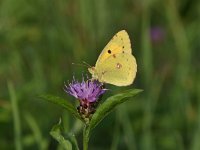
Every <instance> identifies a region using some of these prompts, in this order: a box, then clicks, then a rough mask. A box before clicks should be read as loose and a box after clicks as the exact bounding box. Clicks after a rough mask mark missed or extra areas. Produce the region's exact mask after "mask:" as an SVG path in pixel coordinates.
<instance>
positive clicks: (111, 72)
mask: <svg viewBox="0 0 200 150" xmlns="http://www.w3.org/2000/svg"><path fill="white" fill-rule="evenodd" d="M103 64H104V65H100V66H99V67H97V68H96V70H97V74H98V76H99V80H100V81H101V82H105V83H110V84H113V85H117V86H126V85H130V84H132V83H133V81H134V79H135V76H136V72H137V64H136V60H135V58H134V56H133V55H131V54H127V53H122V54H116V55H115V56H110V57H109V58H107V59H106V60H105V61H104V63H103Z"/></svg>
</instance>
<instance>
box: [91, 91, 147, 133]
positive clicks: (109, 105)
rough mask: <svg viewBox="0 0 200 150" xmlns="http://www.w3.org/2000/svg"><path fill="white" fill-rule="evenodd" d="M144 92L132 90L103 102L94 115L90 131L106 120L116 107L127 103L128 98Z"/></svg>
mask: <svg viewBox="0 0 200 150" xmlns="http://www.w3.org/2000/svg"><path fill="white" fill-rule="evenodd" d="M142 91H143V90H141V89H131V90H127V91H125V92H122V93H120V94H116V95H114V96H111V97H109V98H107V99H106V100H105V102H103V103H102V104H101V105H100V106H99V107H98V108H97V110H96V112H95V113H94V114H93V116H92V119H91V120H90V123H89V128H88V130H91V129H93V128H94V127H96V126H97V125H98V124H99V122H100V121H101V120H102V119H103V118H105V117H106V116H107V115H108V114H109V113H110V112H111V111H112V110H113V109H114V108H115V107H116V106H118V105H119V104H121V103H123V102H125V101H127V100H128V99H127V98H130V97H133V96H135V95H137V94H139V93H140V92H142Z"/></svg>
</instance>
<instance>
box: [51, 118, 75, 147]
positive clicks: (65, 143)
mask: <svg viewBox="0 0 200 150" xmlns="http://www.w3.org/2000/svg"><path fill="white" fill-rule="evenodd" d="M61 128H62V126H61V119H60V121H59V122H58V124H56V125H54V126H53V128H52V129H51V131H50V134H51V136H52V137H53V138H54V139H55V140H57V141H58V142H59V144H60V145H61V146H62V147H63V148H64V149H65V150H72V144H71V142H70V141H69V140H66V139H65V138H64V137H63V136H62V134H61Z"/></svg>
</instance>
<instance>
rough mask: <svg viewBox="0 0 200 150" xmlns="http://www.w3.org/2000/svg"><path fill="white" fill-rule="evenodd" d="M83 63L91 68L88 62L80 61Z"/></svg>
mask: <svg viewBox="0 0 200 150" xmlns="http://www.w3.org/2000/svg"><path fill="white" fill-rule="evenodd" d="M82 63H83V64H85V65H86V66H87V67H89V68H91V67H92V66H90V64H88V63H86V62H85V61H82Z"/></svg>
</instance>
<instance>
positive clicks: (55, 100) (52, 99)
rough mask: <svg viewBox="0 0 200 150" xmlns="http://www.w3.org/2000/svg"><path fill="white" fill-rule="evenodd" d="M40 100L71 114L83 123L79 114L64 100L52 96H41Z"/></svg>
mask: <svg viewBox="0 0 200 150" xmlns="http://www.w3.org/2000/svg"><path fill="white" fill-rule="evenodd" d="M40 98H43V99H45V100H47V101H49V102H52V103H55V104H57V105H59V106H61V107H63V108H65V109H66V110H67V111H69V112H70V113H72V114H73V115H74V116H75V117H76V118H78V119H80V120H81V121H83V119H81V117H80V115H79V113H78V112H77V110H76V108H75V107H74V106H73V105H72V104H71V103H70V102H69V101H67V100H66V99H64V98H60V97H57V96H53V95H41V96H40Z"/></svg>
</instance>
